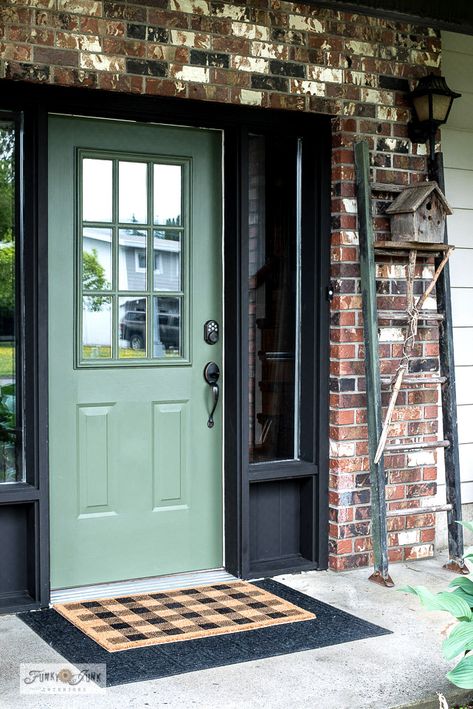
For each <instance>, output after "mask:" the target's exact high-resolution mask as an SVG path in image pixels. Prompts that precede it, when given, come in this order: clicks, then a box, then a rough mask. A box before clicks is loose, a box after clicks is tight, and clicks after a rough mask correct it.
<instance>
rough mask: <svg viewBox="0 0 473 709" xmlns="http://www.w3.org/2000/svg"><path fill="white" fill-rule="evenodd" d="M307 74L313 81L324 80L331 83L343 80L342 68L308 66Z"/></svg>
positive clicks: (338, 82) (339, 82)
mask: <svg viewBox="0 0 473 709" xmlns="http://www.w3.org/2000/svg"><path fill="white" fill-rule="evenodd" d="M307 76H308V77H309V79H313V80H314V81H326V82H329V83H332V84H341V83H342V82H343V69H330V67H323V66H309V67H308V69H307Z"/></svg>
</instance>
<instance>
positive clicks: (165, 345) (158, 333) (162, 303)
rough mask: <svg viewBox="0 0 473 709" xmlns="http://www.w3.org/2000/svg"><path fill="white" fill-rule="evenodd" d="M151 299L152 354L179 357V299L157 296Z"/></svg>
mask: <svg viewBox="0 0 473 709" xmlns="http://www.w3.org/2000/svg"><path fill="white" fill-rule="evenodd" d="M153 300H154V328H153V356H154V357H165V356H170V357H173V356H174V357H179V355H180V354H181V299H180V298H167V297H163V296H159V297H155V298H154V299H153Z"/></svg>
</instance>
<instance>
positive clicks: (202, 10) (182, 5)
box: [170, 0, 210, 15]
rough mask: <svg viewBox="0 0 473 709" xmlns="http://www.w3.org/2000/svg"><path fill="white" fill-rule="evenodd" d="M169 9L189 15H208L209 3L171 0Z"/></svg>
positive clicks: (204, 0)
mask: <svg viewBox="0 0 473 709" xmlns="http://www.w3.org/2000/svg"><path fill="white" fill-rule="evenodd" d="M170 9H171V10H176V11H177V12H188V13H189V14H191V15H210V8H209V3H208V2H206V0H171V6H170Z"/></svg>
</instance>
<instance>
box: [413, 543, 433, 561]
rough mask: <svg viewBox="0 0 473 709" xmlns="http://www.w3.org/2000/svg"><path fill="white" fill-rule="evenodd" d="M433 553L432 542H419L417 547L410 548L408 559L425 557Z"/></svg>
mask: <svg viewBox="0 0 473 709" xmlns="http://www.w3.org/2000/svg"><path fill="white" fill-rule="evenodd" d="M433 553H434V546H433V544H420V545H419V546H418V547H414V548H413V549H411V552H410V555H409V558H410V559H427V558H428V557H429V556H432V555H433Z"/></svg>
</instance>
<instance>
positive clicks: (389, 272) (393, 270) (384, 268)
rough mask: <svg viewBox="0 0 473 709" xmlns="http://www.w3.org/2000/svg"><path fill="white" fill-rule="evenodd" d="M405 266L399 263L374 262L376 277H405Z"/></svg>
mask: <svg viewBox="0 0 473 709" xmlns="http://www.w3.org/2000/svg"><path fill="white" fill-rule="evenodd" d="M405 276H406V266H402V265H401V264H397V263H396V264H394V263H392V264H381V263H377V264H376V278H405Z"/></svg>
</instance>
